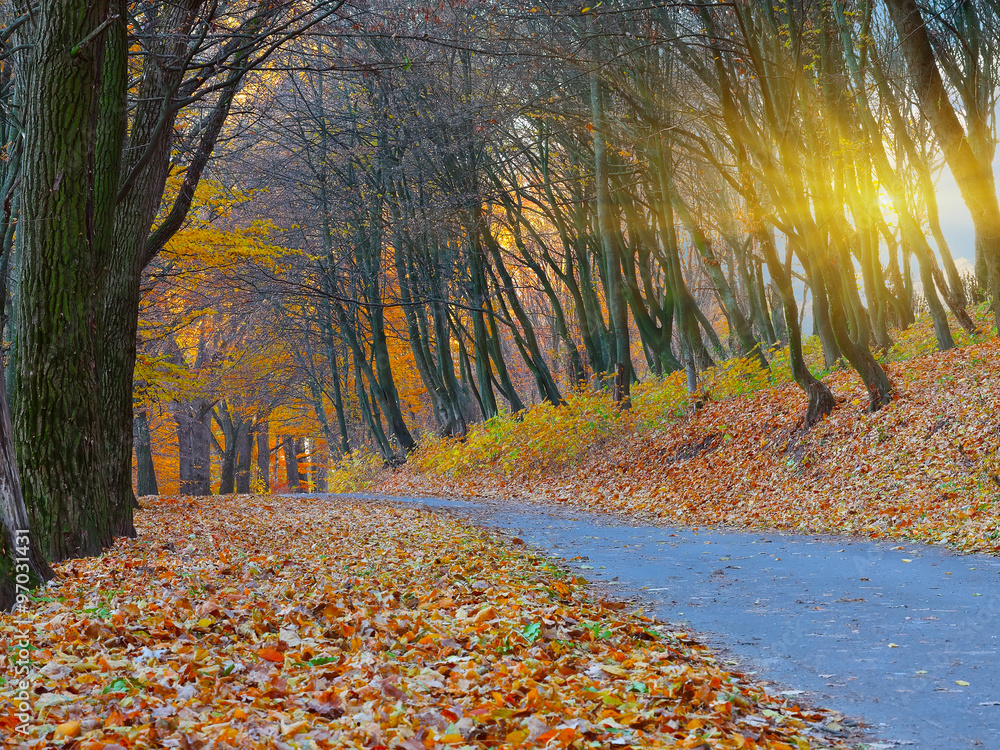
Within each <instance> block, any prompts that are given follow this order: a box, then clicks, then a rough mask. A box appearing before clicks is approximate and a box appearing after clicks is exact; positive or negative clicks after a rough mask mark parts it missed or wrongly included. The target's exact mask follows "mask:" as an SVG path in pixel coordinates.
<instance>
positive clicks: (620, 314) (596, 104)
mask: <svg viewBox="0 0 1000 750" xmlns="http://www.w3.org/2000/svg"><path fill="white" fill-rule="evenodd" d="M590 105H591V113H592V116H593V120H594V165H595V169H594V180H595V183H596V187H597V228H598V233H599V236H600V239H601V247H602V249H603V251H604V266H605V274H606V277H607V302H608V313H609V317H610V318H611V324H612V326H613V328H614V332H615V360H614V373H615V389H614V390H615V392H614V399H615V403H616V404H618V405H619V406H620V407H621V408H623V409H628V408H631V406H632V397H631V394H630V384H631V382H632V354H631V346H630V343H631V342H630V336H629V330H628V312H627V310H626V307H625V295H624V293H623V292H622V264H621V256H620V255H619V252H618V247H617V243H616V242H615V231H614V226H613V223H612V222H613V221H614V219H613V217H612V211H611V195H610V191H609V188H608V144H607V137H608V133H607V129H608V128H607V123H606V122H605V118H604V101H603V93H602V91H601V80H600V78H598V76H597V73H596V72H592V73H591V75H590Z"/></svg>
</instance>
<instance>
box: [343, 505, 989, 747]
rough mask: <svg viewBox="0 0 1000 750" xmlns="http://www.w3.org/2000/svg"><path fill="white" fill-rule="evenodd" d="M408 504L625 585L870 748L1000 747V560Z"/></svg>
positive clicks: (585, 517) (622, 589)
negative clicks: (849, 728)
mask: <svg viewBox="0 0 1000 750" xmlns="http://www.w3.org/2000/svg"><path fill="white" fill-rule="evenodd" d="M355 497H364V496H355ZM395 499H396V500H400V501H405V502H419V503H423V504H426V505H429V506H431V507H435V508H447V509H448V510H449V511H451V512H456V513H459V514H461V515H464V516H468V517H470V518H472V519H473V520H475V521H477V522H479V523H482V524H484V525H488V526H494V527H499V528H503V529H507V530H509V531H510V532H512V533H514V534H515V535H517V536H519V537H520V538H521V539H523V540H524V541H525V542H526V543H527V544H529V545H531V546H533V547H535V548H537V549H539V550H543V551H545V552H547V553H549V554H552V555H555V556H557V557H558V558H560V559H562V558H565V560H566V564H567V565H569V566H570V567H572V568H577V569H579V570H580V572H581V574H582V575H584V576H585V577H586V578H588V579H589V580H591V581H594V582H595V583H599V584H601V585H607V586H609V587H610V588H611V589H612V590H614V591H616V592H618V594H619V596H621V597H628V596H636V595H638V596H639V597H640V598H641V600H643V601H644V602H645V603H646V611H647V612H649V613H653V614H656V616H657V617H659V618H660V619H661V620H663V621H665V622H671V623H675V624H682V625H683V626H684V627H690V628H691V629H692V630H693V631H696V632H699V633H701V634H702V635H703V637H705V638H706V639H707V641H708V642H709V643H711V644H712V645H713V646H715V647H716V648H721V649H724V650H725V651H728V652H729V653H731V654H732V655H733V656H734V658H736V659H739V661H740V662H741V665H742V668H743V669H744V670H745V671H756V673H757V678H758V679H759V680H761V681H765V682H770V683H772V688H771V689H774V687H773V685H777V686H779V687H778V689H779V690H788V691H803V692H804V696H805V697H807V698H808V700H809V702H811V703H813V704H815V705H821V706H825V707H828V708H832V709H835V710H838V711H841V712H842V713H844V714H846V715H848V716H853V717H857V718H858V719H860V720H862V721H863V722H864V723H865V724H866V725H867V726H869V727H870V733H871V736H872V738H873V740H876V741H877V742H876V743H875V744H873V745H872V747H876V748H877V747H896V746H909V747H915V748H941V747H947V748H967V747H968V748H988V749H989V750H1000V654H998V649H1000V559H998V558H994V557H989V556H985V555H958V554H955V553H953V552H950V551H948V550H945V549H942V548H940V547H933V546H928V545H919V544H918V545H913V544H907V545H903V546H902V547H899V545H898V544H896V543H884V542H871V541H849V540H846V539H842V538H836V537H809V536H799V535H790V534H776V533H774V534H759V533H737V532H717V531H685V530H680V529H673V528H668V527H655V526H626V525H622V524H621V523H619V522H618V521H616V520H615V519H613V518H611V517H609V516H606V515H598V514H592V513H583V512H579V511H575V510H572V509H569V510H565V509H562V508H552V509H549V508H546V507H544V506H537V505H519V504H514V503H509V504H493V503H490V504H486V503H483V504H480V503H471V502H461V501H448V500H439V499H428V498H395ZM792 694H795V693H794V692H793V693H792Z"/></svg>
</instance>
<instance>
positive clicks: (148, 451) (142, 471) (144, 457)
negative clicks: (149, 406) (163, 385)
mask: <svg viewBox="0 0 1000 750" xmlns="http://www.w3.org/2000/svg"><path fill="white" fill-rule="evenodd" d="M134 432H135V464H136V494H137V495H138V496H139V497H144V496H146V495H159V494H160V490H159V487H158V486H157V483H156V467H155V466H154V465H153V446H152V444H151V440H150V434H149V415H148V414H147V413H146V410H145V409H141V410H140V411H139V413H138V414H137V415H136V418H135V427H134Z"/></svg>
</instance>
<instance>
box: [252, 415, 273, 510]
mask: <svg viewBox="0 0 1000 750" xmlns="http://www.w3.org/2000/svg"><path fill="white" fill-rule="evenodd" d="M268 428H269V425H268V422H267V420H266V419H260V418H259V417H258V419H257V429H256V430H254V434H255V435H256V436H257V474H258V478H259V479H260V482H261V485H262V487H261V489H262V490H263V491H264V492H265V493H270V492H271V460H270V459H271V445H270V436H269V434H268V433H269V429H268Z"/></svg>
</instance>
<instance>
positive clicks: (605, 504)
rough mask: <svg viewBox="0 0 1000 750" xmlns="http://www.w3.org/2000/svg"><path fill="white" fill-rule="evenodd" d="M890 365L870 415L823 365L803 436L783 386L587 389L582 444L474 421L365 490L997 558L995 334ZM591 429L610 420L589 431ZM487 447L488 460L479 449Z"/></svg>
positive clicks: (793, 398) (792, 398)
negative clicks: (668, 412)
mask: <svg viewBox="0 0 1000 750" xmlns="http://www.w3.org/2000/svg"><path fill="white" fill-rule="evenodd" d="M886 368H887V371H888V373H889V377H890V379H891V380H892V382H893V386H894V388H895V394H894V398H893V401H892V402H891V403H890V404H889V405H887V406H885V407H883V408H881V409H880V410H879V411H877V412H875V413H868V412H866V411H865V408H864V406H865V404H867V397H866V395H865V388H864V386H863V384H862V383H861V381H860V379H859V378H858V377H857V376H856V375H855V374H853V373H850V372H836V373H834V374H832V375H830V376H828V377H827V378H826V381H827V382H828V384H829V385H830V387H831V389H832V390H833V392H834V394H835V395H836V396H837V397H838V399H839V401H840V403H839V404H838V406H837V408H836V409H834V411H833V413H832V414H831V415H830V416H828V417H827V418H825V419H824V420H823V421H821V422H820V423H819V424H817V425H816V426H815V427H814V428H813V429H812V430H810V431H808V432H803V431H802V429H801V418H802V411H803V409H804V401H803V398H802V394H801V392H800V391H799V390H798V389H797V388H796V386H794V385H793V384H788V383H785V384H779V385H774V386H771V387H766V388H763V389H759V390H754V391H752V392H748V393H747V394H744V395H740V396H738V397H732V398H727V399H724V400H712V399H709V400H708V401H707V403H706V404H705V406H704V408H703V409H700V410H699V411H697V412H696V413H690V412H688V411H686V412H685V413H684V415H683V416H680V417H675V416H670V417H667V416H663V414H661V412H662V410H661V411H660V412H658V411H656V410H655V409H654V408H653V407H652V406H650V405H647V404H644V403H643V402H641V401H640V400H638V399H637V400H636V405H635V408H634V409H633V410H632V412H629V413H627V414H622V415H618V416H616V417H615V418H614V419H613V420H612V419H610V418H605V417H602V414H603V412H601V408H605V407H602V406H601V404H602V403H603V402H601V403H597V402H598V401H600V399H604V401H607V397H606V396H598V395H589V396H587V397H586V398H585V399H582V401H581V403H580V404H577V403H576V402H571V403H570V404H569V405H568V406H567V407H560V408H562V409H564V411H563V412H560V413H559V420H561V422H560V425H559V428H558V429H559V431H560V432H561V433H566V434H570V433H571V432H572V431H573V429H576V430H577V432H576V433H574V434H577V436H576V437H575V438H574V439H575V442H573V447H572V452H567V450H568V449H567V448H566V445H565V444H566V439H563V440H562V442H560V441H557V440H554V439H549V438H548V436H547V435H542V434H529V431H530V430H540V429H545V428H544V426H540V425H541V422H540V421H539V420H533V419H532V418H531V417H530V416H528V417H525V418H524V419H522V420H521V421H520V422H517V423H514V422H512V423H511V424H503V425H500V426H492V427H491V426H487V427H481V426H477V427H476V428H475V431H473V433H471V434H470V437H469V438H468V439H467V440H466V441H465V442H459V441H455V440H447V439H440V440H438V441H436V442H435V441H430V442H428V441H425V442H424V444H423V445H422V446H421V448H420V449H419V451H418V452H417V454H416V458H415V459H414V460H412V461H410V462H409V463H408V464H407V465H406V466H404V467H403V468H402V469H399V470H396V471H392V472H383V473H382V475H381V476H380V477H379V478H378V480H377V481H375V482H373V483H372V486H371V489H372V490H373V491H375V492H379V493H384V494H401V495H410V496H413V495H420V494H429V495H442V494H445V495H456V496H460V497H493V498H500V499H503V500H509V499H510V498H516V499H518V500H537V501H542V502H559V503H567V504H573V505H579V506H584V507H587V508H590V509H594V510H599V511H602V512H608V513H613V514H615V515H618V516H620V517H622V518H624V519H626V520H636V519H638V520H641V521H642V522H647V523H649V522H651V523H659V524H683V525H688V526H727V527H732V528H742V529H748V528H753V529H760V528H779V529H785V530H789V531H798V532H803V533H841V534H851V535H853V534H861V535H865V536H870V537H873V538H889V539H909V540H916V541H924V542H930V543H938V544H947V545H949V546H953V547H956V548H958V549H961V550H964V551H969V552H986V553H990V554H998V553H1000V453H998V446H1000V340H998V339H996V338H992V339H989V340H987V341H984V342H981V343H973V344H970V345H968V346H965V347H960V348H955V349H952V350H950V351H947V352H936V353H934V354H925V355H922V356H917V357H915V358H913V359H910V360H909V361H907V362H905V363H898V362H897V363H891V364H887V365H886ZM605 406H606V407H607V408H606V411H608V410H610V402H609V401H608V403H607V404H605ZM539 408H541V407H532V409H539ZM530 411H532V410H529V412H530ZM609 413H610V411H609ZM602 419H604V421H601V420H602ZM595 424H596V425H598V426H601V425H603V427H601V430H600V431H598V432H595V431H594V430H592V429H590V427H589V426H590V425H595ZM573 425H576V428H574V427H573ZM588 430H590V431H589V432H588ZM477 452H478V453H479V454H487V460H471V457H472V456H471V454H476V453H477Z"/></svg>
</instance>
